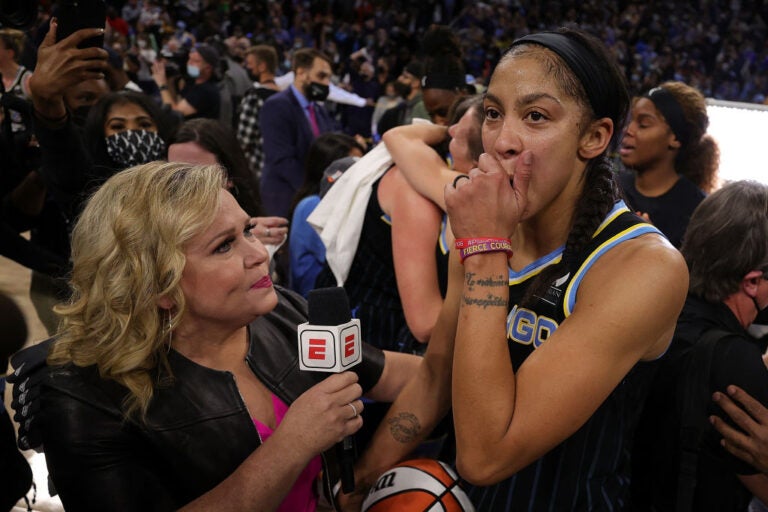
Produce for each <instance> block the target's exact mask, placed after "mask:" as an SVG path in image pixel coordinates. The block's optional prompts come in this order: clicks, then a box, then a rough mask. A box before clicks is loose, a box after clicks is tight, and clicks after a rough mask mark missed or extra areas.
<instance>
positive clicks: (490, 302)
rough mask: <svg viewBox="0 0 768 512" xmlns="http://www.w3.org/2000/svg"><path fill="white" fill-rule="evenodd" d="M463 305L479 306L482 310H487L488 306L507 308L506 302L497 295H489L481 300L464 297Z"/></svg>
mask: <svg viewBox="0 0 768 512" xmlns="http://www.w3.org/2000/svg"><path fill="white" fill-rule="evenodd" d="M462 300H463V301H464V304H465V305H467V306H481V307H482V308H483V309H487V308H488V307H490V306H498V307H503V308H506V307H507V301H506V300H504V299H503V298H501V297H499V296H498V295H491V294H490V293H489V294H488V295H487V296H486V297H485V298H483V299H480V298H475V297H468V296H466V295H464V296H463V297H462Z"/></svg>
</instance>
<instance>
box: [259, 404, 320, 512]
mask: <svg viewBox="0 0 768 512" xmlns="http://www.w3.org/2000/svg"><path fill="white" fill-rule="evenodd" d="M272 407H273V409H274V411H275V425H276V426H280V422H282V421H283V417H285V413H286V412H287V411H288V406H287V405H286V404H285V403H284V402H283V401H282V400H280V399H279V398H277V397H276V396H275V395H274V394H273V395H272ZM253 424H254V425H255V426H256V430H257V431H258V432H259V435H260V436H261V441H262V442H264V441H266V440H267V438H268V437H269V436H270V435H272V432H274V430H272V429H271V428H269V427H268V426H266V425H264V424H263V423H261V422H260V421H259V420H257V419H255V418H254V419H253ZM322 467H323V464H322V461H321V458H320V456H319V455H318V456H317V457H315V458H314V459H312V460H311V461H309V464H307V467H305V468H304V471H302V472H301V474H300V475H299V477H298V478H297V479H296V482H294V484H293V487H291V490H290V491H289V492H288V494H287V495H286V496H285V499H283V502H282V503H281V504H280V506H279V507H277V512H314V511H315V509H316V508H317V496H316V495H315V480H317V476H318V475H319V474H320V470H321V469H322Z"/></svg>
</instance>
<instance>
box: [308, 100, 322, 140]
mask: <svg viewBox="0 0 768 512" xmlns="http://www.w3.org/2000/svg"><path fill="white" fill-rule="evenodd" d="M307 109H309V126H310V128H312V134H313V135H314V136H315V137H317V136H318V135H320V127H319V126H318V125H317V117H315V104H314V103H310V104H309V106H307Z"/></svg>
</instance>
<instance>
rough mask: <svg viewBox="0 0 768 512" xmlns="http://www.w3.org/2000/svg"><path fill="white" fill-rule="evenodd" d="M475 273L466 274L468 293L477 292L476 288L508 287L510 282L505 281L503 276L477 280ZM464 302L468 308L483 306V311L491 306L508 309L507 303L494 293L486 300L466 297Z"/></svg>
mask: <svg viewBox="0 0 768 512" xmlns="http://www.w3.org/2000/svg"><path fill="white" fill-rule="evenodd" d="M475 275H476V274H475V273H474V272H467V273H466V276H465V277H466V285H467V291H470V292H473V291H475V287H476V286H477V287H479V288H493V287H497V286H507V285H508V282H507V280H506V279H504V276H503V275H499V276H488V277H487V278H485V279H475ZM462 301H463V302H464V304H465V305H467V306H481V307H482V308H483V309H487V308H488V307H490V306H500V307H505V308H506V307H507V301H506V300H504V299H503V298H501V297H500V296H498V295H494V294H492V293H488V295H486V296H485V297H484V298H476V297H470V296H468V295H466V294H465V295H464V296H463V297H462Z"/></svg>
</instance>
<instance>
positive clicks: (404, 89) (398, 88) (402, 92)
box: [395, 82, 411, 98]
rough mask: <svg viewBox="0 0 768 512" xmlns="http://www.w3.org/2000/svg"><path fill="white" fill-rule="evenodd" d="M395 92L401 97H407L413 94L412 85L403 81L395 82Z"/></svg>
mask: <svg viewBox="0 0 768 512" xmlns="http://www.w3.org/2000/svg"><path fill="white" fill-rule="evenodd" d="M395 93H397V94H398V95H399V96H400V97H401V98H407V97H408V95H409V94H411V86H410V85H409V84H404V83H402V82H395Z"/></svg>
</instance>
